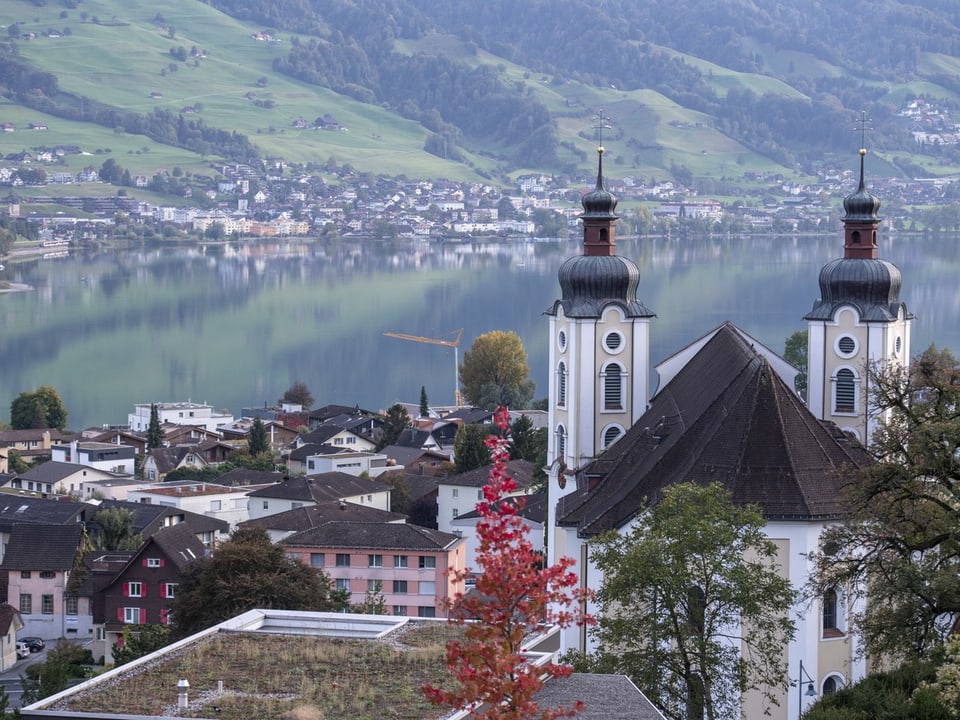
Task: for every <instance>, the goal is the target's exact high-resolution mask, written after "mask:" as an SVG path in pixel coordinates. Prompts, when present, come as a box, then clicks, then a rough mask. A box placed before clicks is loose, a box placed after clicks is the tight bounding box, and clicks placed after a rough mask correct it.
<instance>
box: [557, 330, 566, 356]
mask: <svg viewBox="0 0 960 720" xmlns="http://www.w3.org/2000/svg"><path fill="white" fill-rule="evenodd" d="M557 346H558V347H559V348H560V352H563V351H564V350H566V349H567V333H565V332H564V331H563V330H561V331H560V332H559V333H557Z"/></svg>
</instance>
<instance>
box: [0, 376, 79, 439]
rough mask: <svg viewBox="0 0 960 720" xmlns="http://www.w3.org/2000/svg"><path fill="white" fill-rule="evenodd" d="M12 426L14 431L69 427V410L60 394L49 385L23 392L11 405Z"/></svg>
mask: <svg viewBox="0 0 960 720" xmlns="http://www.w3.org/2000/svg"><path fill="white" fill-rule="evenodd" d="M10 425H11V426H12V427H13V429H14V430H31V429H41V428H56V429H57V430H63V428H64V427H66V425H67V408H66V407H65V406H64V404H63V399H62V398H61V397H60V394H59V393H58V392H57V391H56V390H55V389H54V388H52V387H50V386H49V385H42V386H40V387H39V388H37V389H36V390H34V391H33V392H22V393H20V394H19V395H18V396H17V397H16V398H14V400H13V402H12V403H10Z"/></svg>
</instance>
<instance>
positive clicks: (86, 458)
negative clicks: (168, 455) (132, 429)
mask: <svg viewBox="0 0 960 720" xmlns="http://www.w3.org/2000/svg"><path fill="white" fill-rule="evenodd" d="M136 455H137V449H136V448H135V447H131V446H129V445H115V444H113V443H101V442H79V441H77V440H73V441H71V442H70V444H69V445H54V446H53V447H51V448H50V459H51V460H53V461H54V462H62V463H72V464H74V465H83V466H85V467H91V468H96V469H98V470H106V471H107V472H111V473H119V474H124V475H133V473H134V464H135V457H136Z"/></svg>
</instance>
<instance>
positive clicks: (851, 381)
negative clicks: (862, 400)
mask: <svg viewBox="0 0 960 720" xmlns="http://www.w3.org/2000/svg"><path fill="white" fill-rule="evenodd" d="M856 399H857V387H856V384H855V378H854V375H853V370H848V369H846V368H844V369H843V370H840V371H838V372H837V386H836V403H835V406H834V411H835V412H838V413H852V412H856Z"/></svg>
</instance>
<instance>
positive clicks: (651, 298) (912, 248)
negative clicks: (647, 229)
mask: <svg viewBox="0 0 960 720" xmlns="http://www.w3.org/2000/svg"><path fill="white" fill-rule="evenodd" d="M881 246H882V255H883V256H884V257H885V258H887V259H889V260H892V261H893V262H894V263H896V264H897V265H898V266H899V267H900V268H901V270H902V271H903V277H904V287H903V299H904V300H905V301H906V302H907V304H908V307H909V308H910V310H911V311H912V312H913V313H914V314H915V315H916V316H917V319H916V320H915V321H914V331H913V337H914V346H913V350H914V352H917V351H919V350H921V349H923V348H924V347H926V346H927V345H928V344H929V343H930V342H934V341H936V342H937V344H938V345H946V346H948V347H953V348H955V349H960V323H957V311H958V309H960V284H958V283H957V282H956V281H955V278H956V277H957V271H958V269H960V250H958V243H957V241H956V238H953V237H951V238H940V239H931V238H910V239H905V238H903V237H895V238H893V239H890V238H889V236H883V237H882V240H881ZM618 249H619V251H620V252H621V253H622V254H624V255H628V256H630V257H633V258H634V259H635V260H636V262H637V264H638V265H639V267H640V270H641V283H640V292H639V295H640V298H641V300H642V301H643V302H644V304H645V305H647V306H648V307H650V308H651V309H653V310H654V311H655V312H656V313H657V315H658V317H657V319H656V320H654V322H653V325H652V330H651V332H652V347H651V352H652V357H653V360H654V361H658V360H660V359H662V358H664V357H666V356H667V355H669V354H670V353H672V352H674V351H676V350H677V349H679V348H680V347H681V346H682V345H684V344H686V343H688V342H690V341H691V340H693V339H695V338H696V337H698V336H699V335H701V334H703V333H704V332H706V331H708V330H709V329H711V328H712V327H714V326H716V325H718V324H720V323H721V322H723V321H725V320H732V321H734V322H736V323H737V324H739V325H741V326H742V327H744V329H746V330H747V331H748V332H750V333H752V334H753V335H755V336H756V337H757V338H758V339H760V340H761V341H763V342H765V343H767V344H769V345H770V346H771V347H773V348H774V349H775V350H778V351H779V350H781V349H782V345H783V340H784V338H785V337H786V336H787V335H788V334H790V333H791V332H793V331H794V330H798V329H801V328H803V327H804V324H803V320H802V318H803V315H804V314H805V313H806V312H807V311H808V310H809V309H810V308H811V307H812V305H813V301H814V299H815V298H816V296H817V294H818V286H817V275H818V272H819V269H820V267H821V266H822V265H823V264H824V263H826V262H827V261H828V260H830V259H832V258H834V257H837V256H838V255H840V254H841V252H842V237H841V236H840V235H839V234H831V235H830V236H824V237H748V238H713V239H704V238H673V239H665V238H658V239H642V240H623V239H621V240H620V241H619V244H618ZM579 251H580V249H579V243H577V242H572V243H570V244H569V245H568V244H566V243H512V244H509V245H503V244H475V245H471V244H460V245H445V246H440V247H438V246H427V245H411V246H408V247H389V248H383V247H379V246H370V245H359V244H358V245H354V244H348V243H343V244H340V245H336V246H332V247H321V246H318V245H314V244H306V243H299V242H289V243H288V242H272V243H262V244H243V245H214V246H208V247H199V248H170V249H162V250H137V251H110V252H103V253H98V254H92V255H85V256H74V257H70V258H66V259H58V260H52V261H40V260H37V261H31V262H26V263H7V267H6V268H5V269H4V270H3V271H0V279H2V280H9V281H13V282H22V283H29V284H30V285H32V286H34V287H35V288H36V289H35V291H34V292H29V293H14V294H8V295H0V331H2V335H3V340H2V343H0V367H2V368H3V373H2V375H0V407H2V408H4V411H0V417H3V418H6V417H7V413H6V412H5V411H6V409H7V408H9V403H10V400H11V399H12V398H13V397H15V396H16V395H17V394H18V393H19V392H21V391H23V390H28V389H32V388H34V387H36V386H38V385H43V384H47V385H53V386H54V387H56V388H57V389H58V390H59V391H60V392H61V394H62V395H63V396H64V400H65V401H66V403H67V407H68V408H69V410H70V426H71V427H72V428H80V427H84V426H88V425H91V424H99V423H119V422H124V421H125V419H126V415H127V413H128V412H129V411H130V409H131V408H132V406H133V404H134V403H140V402H152V401H159V400H183V399H187V398H191V399H193V400H198V401H206V402H210V403H211V404H213V405H214V406H215V407H217V408H221V407H224V408H229V409H231V410H232V411H234V412H237V411H239V409H240V407H241V406H243V405H251V404H262V403H264V402H273V401H275V400H276V399H277V398H278V397H279V396H280V394H281V393H282V392H283V390H284V389H286V388H287V387H288V386H289V385H290V383H291V382H292V381H293V380H297V379H301V380H303V381H304V382H306V383H307V385H308V386H309V387H310V389H311V390H312V392H313V395H314V398H315V399H316V402H317V403H318V404H325V403H333V402H336V403H344V404H354V403H356V404H359V405H361V406H362V407H366V408H371V409H378V408H383V407H386V406H388V405H390V404H391V403H393V402H395V401H397V400H406V401H411V402H416V401H417V399H418V398H419V392H420V387H421V385H423V386H425V387H426V389H427V394H428V396H429V398H430V400H431V401H432V402H435V403H438V404H441V403H443V404H445V403H449V402H451V401H452V398H453V372H454V370H453V363H454V359H453V354H452V351H451V350H449V349H447V348H444V347H442V346H437V345H428V344H419V343H412V342H405V341H402V340H397V339H394V338H388V337H384V335H383V333H384V332H388V331H389V332H399V333H407V334H411V335H422V336H425V337H433V338H443V339H451V338H452V337H453V336H454V333H455V331H456V330H457V329H459V328H461V327H462V328H464V334H463V340H462V345H461V347H462V349H464V350H465V349H468V348H469V346H470V344H471V343H472V342H473V339H474V338H475V337H476V336H477V335H479V334H481V333H483V332H487V331H489V330H493V329H510V330H515V331H516V332H517V333H519V335H520V336H521V338H522V339H523V341H524V345H525V347H526V349H527V352H528V354H529V356H530V365H531V372H532V375H533V377H534V379H535V380H536V382H537V385H538V393H537V395H538V397H539V396H542V395H543V394H544V393H545V392H546V378H547V367H546V363H547V349H546V343H547V337H546V335H547V322H546V318H545V317H544V316H543V311H544V310H545V309H546V308H547V307H548V306H550V305H551V303H552V302H553V301H554V300H555V299H556V297H557V295H558V291H559V289H558V286H557V281H556V273H557V270H558V268H559V266H560V264H561V263H562V262H563V260H564V259H565V258H566V257H568V256H569V255H571V254H574V253H577V252H579Z"/></svg>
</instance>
